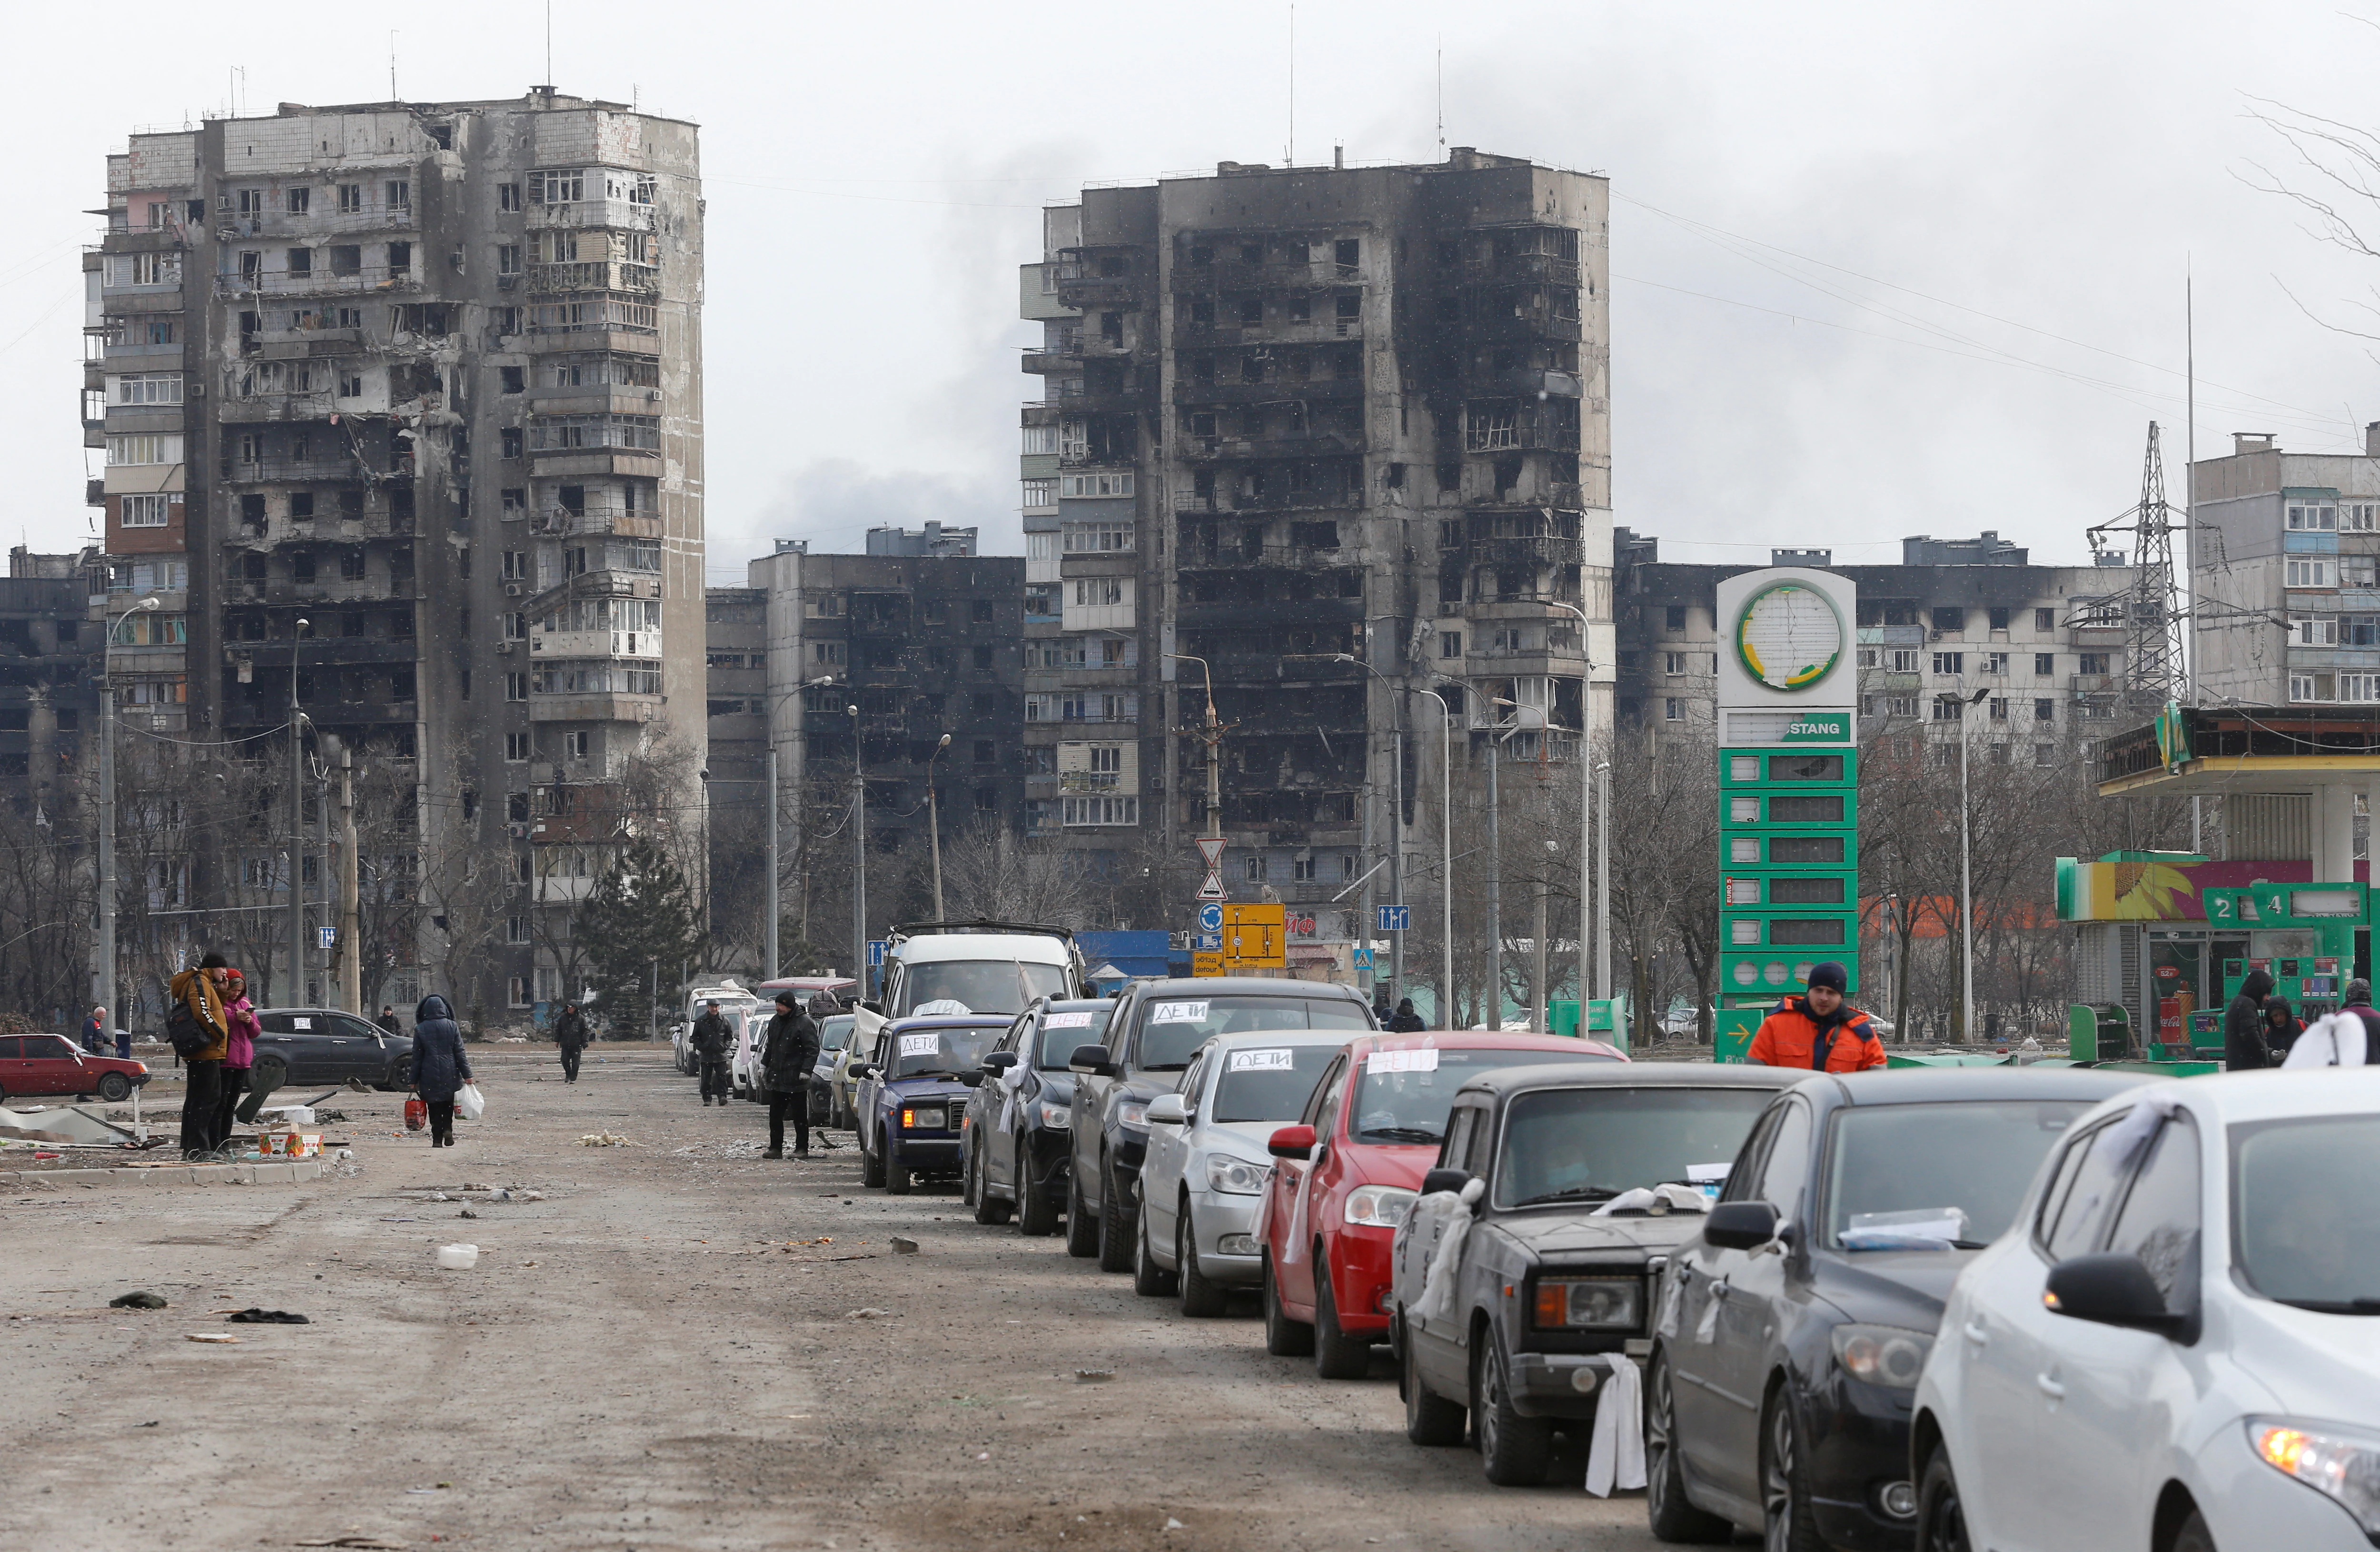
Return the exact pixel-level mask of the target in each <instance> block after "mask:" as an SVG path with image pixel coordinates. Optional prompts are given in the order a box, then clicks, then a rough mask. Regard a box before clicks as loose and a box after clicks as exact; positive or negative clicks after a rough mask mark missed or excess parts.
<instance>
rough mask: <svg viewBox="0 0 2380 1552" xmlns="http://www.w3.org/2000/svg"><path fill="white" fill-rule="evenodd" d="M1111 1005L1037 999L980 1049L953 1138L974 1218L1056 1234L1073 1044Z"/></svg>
mask: <svg viewBox="0 0 2380 1552" xmlns="http://www.w3.org/2000/svg"><path fill="white" fill-rule="evenodd" d="M1112 1012H1115V1003H1114V1002H1113V1001H1111V1000H1109V999H1106V998H1099V999H1095V1000H1078V999H1075V1000H1057V999H1051V998H1047V997H1044V998H1040V999H1038V1000H1035V1002H1034V1004H1033V1005H1032V1006H1031V1007H1029V1008H1027V1009H1026V1010H1025V1012H1022V1013H1019V1014H1018V1015H1017V1016H1016V1022H1015V1023H1014V1024H1013V1025H1009V1029H1008V1033H1007V1034H1006V1035H1003V1036H1002V1037H1001V1039H1000V1043H999V1044H998V1045H997V1046H994V1047H993V1048H992V1049H991V1050H990V1051H989V1052H988V1053H986V1054H985V1056H984V1059H983V1069H982V1071H981V1072H980V1073H962V1074H961V1075H960V1078H959V1081H960V1082H961V1083H964V1084H966V1085H968V1086H970V1087H972V1088H974V1090H975V1093H974V1094H973V1095H972V1096H971V1097H969V1098H968V1100H967V1106H966V1121H965V1128H964V1130H963V1131H962V1133H961V1134H960V1137H959V1151H960V1155H961V1158H962V1165H963V1172H964V1178H965V1182H966V1187H965V1197H966V1203H967V1205H968V1206H971V1207H973V1208H975V1220H976V1221H977V1223H1005V1222H1007V1221H1008V1219H1009V1218H1010V1215H1012V1214H1014V1216H1015V1219H1016V1227H1017V1228H1018V1230H1019V1231H1022V1232H1024V1233H1026V1234H1034V1235H1041V1234H1050V1233H1054V1232H1055V1231H1057V1228H1058V1215H1059V1214H1060V1213H1061V1212H1062V1211H1063V1210H1064V1208H1065V1205H1066V1157H1067V1137H1068V1132H1067V1125H1068V1123H1069V1122H1071V1121H1072V1120H1073V1113H1072V1112H1073V1107H1074V1103H1075V1074H1074V1073H1071V1072H1069V1071H1068V1070H1067V1068H1066V1063H1067V1061H1069V1060H1071V1059H1072V1058H1073V1056H1074V1053H1075V1048H1076V1047H1078V1046H1084V1045H1087V1044H1089V1043H1091V1042H1092V1041H1095V1040H1097V1039H1099V1037H1100V1036H1101V1035H1103V1034H1105V1033H1106V1031H1107V1026H1108V1015H1109V1014H1111V1013H1112Z"/></svg>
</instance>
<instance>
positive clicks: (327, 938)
mask: <svg viewBox="0 0 2380 1552" xmlns="http://www.w3.org/2000/svg"><path fill="white" fill-rule="evenodd" d="M314 930H315V932H316V933H317V934H319V935H320V936H321V938H322V947H324V948H326V949H333V948H336V947H338V944H339V929H338V928H335V927H318V928H315V929H314Z"/></svg>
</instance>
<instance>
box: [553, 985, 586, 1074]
mask: <svg viewBox="0 0 2380 1552" xmlns="http://www.w3.org/2000/svg"><path fill="white" fill-rule="evenodd" d="M592 1038H593V1036H592V1035H590V1034H589V1032H588V1028H587V1015H586V1014H585V1013H582V1012H579V1011H578V1004H577V1003H576V1002H565V1003H564V1004H563V1005H562V1016H561V1017H560V1018H558V1019H555V1020H554V1021H553V1043H554V1044H555V1045H557V1046H560V1047H561V1048H562V1081H563V1082H564V1083H577V1081H578V1053H579V1052H581V1051H583V1050H585V1049H587V1042H588V1041H589V1040H590V1039H592Z"/></svg>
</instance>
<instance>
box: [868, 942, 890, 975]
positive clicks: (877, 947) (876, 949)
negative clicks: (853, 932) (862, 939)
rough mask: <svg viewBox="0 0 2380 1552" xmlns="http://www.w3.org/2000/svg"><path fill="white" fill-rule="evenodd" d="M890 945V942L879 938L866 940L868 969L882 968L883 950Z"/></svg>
mask: <svg viewBox="0 0 2380 1552" xmlns="http://www.w3.org/2000/svg"><path fill="white" fill-rule="evenodd" d="M890 947H892V944H891V943H889V942H887V941H886V940H884V939H881V938H870V939H869V940H868V968H869V969H870V970H881V969H883V968H884V951H885V950H886V949H888V948H890Z"/></svg>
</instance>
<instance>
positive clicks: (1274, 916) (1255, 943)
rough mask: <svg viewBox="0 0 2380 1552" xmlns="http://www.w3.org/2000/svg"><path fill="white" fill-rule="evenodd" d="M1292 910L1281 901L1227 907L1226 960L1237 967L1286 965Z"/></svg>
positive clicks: (1224, 949)
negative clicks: (1287, 925)
mask: <svg viewBox="0 0 2380 1552" xmlns="http://www.w3.org/2000/svg"><path fill="white" fill-rule="evenodd" d="M1287 915H1288V913H1287V912H1286V911H1285V910H1284V909H1283V908H1282V907H1281V906H1280V905H1278V904H1266V905H1259V904H1243V905H1226V906H1224V907H1223V962H1224V964H1227V965H1229V966H1231V967H1232V968H1233V969H1266V970H1281V969H1286V968H1287V967H1288V964H1289V960H1288V957H1287V954H1286V952H1284V945H1283V941H1282V940H1283V937H1284V935H1285V930H1286V924H1285V920H1284V918H1285V917H1286V916H1287Z"/></svg>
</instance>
